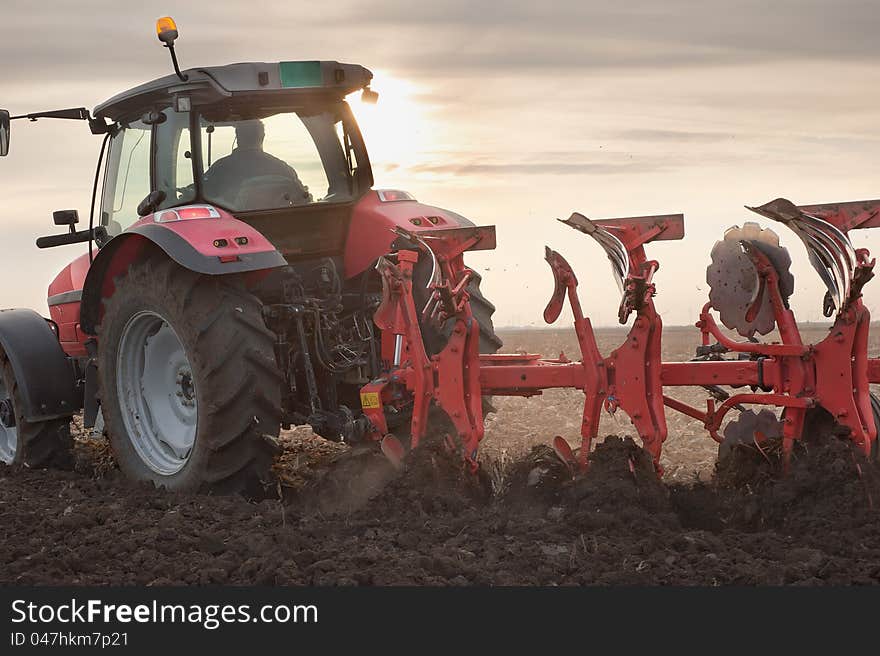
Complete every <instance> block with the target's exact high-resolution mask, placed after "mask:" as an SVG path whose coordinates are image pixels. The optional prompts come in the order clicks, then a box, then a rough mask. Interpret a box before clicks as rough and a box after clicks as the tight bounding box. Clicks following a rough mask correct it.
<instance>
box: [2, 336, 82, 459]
mask: <svg viewBox="0 0 880 656" xmlns="http://www.w3.org/2000/svg"><path fill="white" fill-rule="evenodd" d="M23 407H24V405H23V403H22V400H21V395H20V393H19V389H18V382H17V381H16V380H15V373H14V372H13V370H12V365H11V364H10V363H9V359H8V358H7V357H6V354H5V353H4V352H3V351H2V349H0V462H3V463H5V464H7V465H23V466H25V467H32V468H35V469H36V468H40V467H52V466H61V467H63V466H66V465H68V464H69V463H70V461H71V457H72V454H71V447H72V446H73V439H72V438H71V436H70V417H64V418H62V419H50V420H48V421H34V422H32V421H27V420H26V419H25V418H24V414H23V413H22V408H23Z"/></svg>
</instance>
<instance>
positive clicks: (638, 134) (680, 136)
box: [611, 128, 738, 144]
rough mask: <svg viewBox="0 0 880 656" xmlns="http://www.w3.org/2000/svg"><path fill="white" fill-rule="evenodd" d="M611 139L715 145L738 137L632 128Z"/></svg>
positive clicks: (728, 133) (730, 133)
mask: <svg viewBox="0 0 880 656" xmlns="http://www.w3.org/2000/svg"><path fill="white" fill-rule="evenodd" d="M611 136H612V138H614V139H623V140H625V141H643V142H644V141H649V142H656V143H674V144H681V143H687V142H690V143H716V142H718V141H723V140H725V139H734V138H736V137H737V136H738V135H735V134H734V133H732V132H708V131H692V130H654V129H646V128H634V129H629V130H617V131H616V132H613V133H612V135H611Z"/></svg>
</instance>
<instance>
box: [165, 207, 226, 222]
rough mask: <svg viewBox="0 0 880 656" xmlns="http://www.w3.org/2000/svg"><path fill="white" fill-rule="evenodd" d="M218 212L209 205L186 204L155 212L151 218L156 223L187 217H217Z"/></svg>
mask: <svg viewBox="0 0 880 656" xmlns="http://www.w3.org/2000/svg"><path fill="white" fill-rule="evenodd" d="M219 218H220V212H218V211H217V208H215V207H212V206H210V205H187V206H186V207H177V208H175V209H173V210H165V211H163V212H157V213H156V216H155V218H154V219H153V220H154V221H156V223H168V222H170V221H187V220H189V219H219Z"/></svg>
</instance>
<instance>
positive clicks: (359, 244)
mask: <svg viewBox="0 0 880 656" xmlns="http://www.w3.org/2000/svg"><path fill="white" fill-rule="evenodd" d="M388 193H389V192H388V191H382V192H378V191H374V190H371V191H370V192H368V193H367V194H365V195H364V197H363V198H361V199H360V200H359V201H358V202H357V204H356V205H355V206H354V210H353V211H352V216H351V224H350V225H349V228H348V238H347V239H346V244H345V276H346V278H353V277H354V276H356V275H358V274H360V273H362V272H364V271H366V270H367V269H368V268H370V267H371V266H373V265H374V264H375V262H376V260H377V259H378V258H380V257H382V256H383V255H387V254H388V251H390V250H392V242H394V240H395V239H396V238H397V235H396V234H395V232H394V230H395V229H397V228H403V229H404V230H406V231H407V232H411V233H413V234H421V233H423V232H424V233H430V232H439V231H440V230H448V229H454V228H473V227H474V223H473V222H471V221H470V220H469V219H466V218H465V217H463V216H461V215H460V214H456V213H455V212H451V211H449V210H444V209H441V208H439V207H432V206H430V205H423V204H422V203H419V202H417V201H415V200H412V198H411V197H409V198H404V199H401V200H395V201H389V200H384V201H383V200H382V196H380V194H388ZM393 193H397V194H402V193H403V192H393Z"/></svg>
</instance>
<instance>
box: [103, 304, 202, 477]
mask: <svg viewBox="0 0 880 656" xmlns="http://www.w3.org/2000/svg"><path fill="white" fill-rule="evenodd" d="M116 374H117V375H116V389H117V394H118V397H119V407H120V411H121V412H122V420H123V422H124V424H125V430H126V432H127V433H128V437H129V440H130V441H131V444H132V446H133V447H134V449H135V451H136V452H137V454H138V456H140V458H141V460H142V461H143V462H144V464H146V465H147V466H148V467H149V468H150V469H152V470H153V471H154V472H156V473H157V474H161V475H163V476H170V475H172V474H176V473H177V472H179V471H180V470H181V469H183V467H184V466H185V465H186V463H187V461H188V460H189V457H190V454H191V452H192V447H193V444H194V443H195V440H196V429H197V427H198V400H197V394H196V387H195V380H194V379H193V375H192V367H191V366H190V363H189V359H188V358H187V356H186V350H185V349H184V347H183V343H182V342H181V341H180V338H179V337H178V336H177V333H176V332H174V329H173V328H172V327H171V325H170V324H169V323H168V322H167V321H166V320H165V319H164V318H162V317H161V316H160V315H158V314H156V313H155V312H149V311H144V312H139V313H137V314H135V315H134V316H133V317H132V318H131V319H129V320H128V323H126V324H125V327H124V328H123V330H122V339H121V340H120V343H119V351H118V353H117V360H116Z"/></svg>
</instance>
